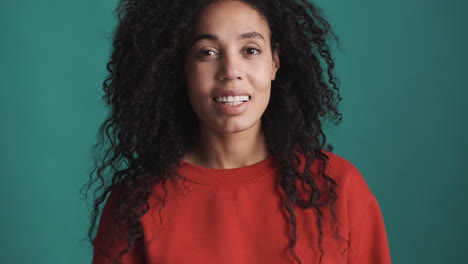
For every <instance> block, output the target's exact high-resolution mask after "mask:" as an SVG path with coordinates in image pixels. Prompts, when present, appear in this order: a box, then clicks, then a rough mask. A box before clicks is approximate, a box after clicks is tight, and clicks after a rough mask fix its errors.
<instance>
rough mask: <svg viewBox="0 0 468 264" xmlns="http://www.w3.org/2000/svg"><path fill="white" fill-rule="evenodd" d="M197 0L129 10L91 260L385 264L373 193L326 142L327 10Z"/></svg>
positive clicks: (124, 5)
mask: <svg viewBox="0 0 468 264" xmlns="http://www.w3.org/2000/svg"><path fill="white" fill-rule="evenodd" d="M187 3H188V2H186V1H178V0H171V1H154V0H152V1H141V0H140V1H122V2H121V3H120V5H119V8H118V14H119V25H118V27H117V31H116V33H115V37H114V47H113V53H112V56H111V60H110V62H109V63H108V69H109V72H110V76H109V78H108V79H107V80H106V81H105V82H104V90H105V93H106V94H105V99H107V103H108V104H109V105H110V106H111V109H112V112H111V114H110V117H109V118H108V119H107V120H106V122H105V123H104V124H103V125H102V126H101V130H100V133H101V136H102V135H104V134H106V135H107V139H108V140H109V143H110V146H109V149H108V151H107V152H104V153H105V156H104V157H101V158H96V161H97V163H96V167H95V170H94V171H93V172H92V173H91V179H90V182H89V183H88V184H87V185H86V187H88V191H89V188H90V187H92V186H94V185H98V186H97V189H96V191H95V193H96V194H97V196H94V197H93V198H94V211H93V214H92V226H91V228H90V232H89V236H90V239H93V240H94V241H93V243H94V258H93V263H95V264H101V263H126V264H127V263H132V264H133V263H294V262H296V263H359V264H362V263H369V264H370V263H372V264H375V263H390V255H389V250H388V244H387V238H386V233H385V227H384V223H383V220H382V216H381V213H380V209H379V206H378V203H377V201H376V199H375V197H374V195H373V194H372V193H371V191H370V190H369V188H368V186H367V185H366V183H365V181H364V179H363V177H362V176H361V174H360V173H359V171H358V170H357V169H356V168H355V167H354V166H353V165H352V164H351V163H349V162H348V161H346V160H345V159H343V158H341V157H339V156H337V155H335V154H333V153H331V152H330V151H331V146H329V145H328V150H324V149H323V148H324V145H325V142H326V137H325V134H324V133H323V129H322V123H323V122H324V121H325V120H324V119H325V118H330V119H334V120H338V121H337V124H338V123H339V122H340V121H341V114H340V113H339V111H338V110H337V107H336V104H337V103H338V102H339V101H340V100H341V98H340V96H339V92H338V89H337V87H336V84H335V81H334V80H335V79H334V77H333V74H332V70H333V65H334V64H333V60H332V57H331V55H330V53H329V48H328V45H327V37H328V36H329V35H332V33H331V30H330V27H329V24H328V23H327V22H326V21H325V20H324V19H323V18H322V17H321V16H320V12H319V10H318V9H317V8H316V7H315V6H313V5H312V4H310V3H308V2H307V1H293V0H281V1H271V0H265V1H201V0H199V1H193V2H192V1H190V3H191V4H190V5H187ZM320 59H323V60H324V61H325V63H326V64H327V66H328V67H327V70H326V71H327V74H328V82H325V81H324V78H325V76H324V74H323V70H322V65H321V63H320ZM100 143H101V144H100V145H99V144H98V145H97V146H98V147H99V146H101V147H102V146H104V145H105V142H104V141H101V142H100ZM98 150H99V149H98ZM98 153H99V152H98ZM109 169H111V174H112V175H111V177H110V178H106V177H105V175H106V173H105V172H106V170H109ZM85 189H86V188H85ZM108 195H109V197H108V200H107V201H106V202H105V206H104V209H103V212H102V216H101V219H100V223H99V227H98V230H97V234H96V236H95V237H94V232H95V229H96V228H95V226H96V223H97V216H98V215H99V208H100V205H101V204H103V203H104V201H105V199H106V197H107V196H108Z"/></svg>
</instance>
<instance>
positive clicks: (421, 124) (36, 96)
mask: <svg viewBox="0 0 468 264" xmlns="http://www.w3.org/2000/svg"><path fill="white" fill-rule="evenodd" d="M316 3H317V4H318V5H319V6H320V7H322V8H323V9H324V11H325V14H326V17H327V18H328V19H329V21H330V22H331V24H332V26H333V27H334V29H335V32H336V33H337V34H338V37H339V38H340V40H341V42H340V47H341V48H342V49H341V50H338V49H337V48H336V44H333V45H332V47H333V52H334V58H335V60H336V74H337V76H338V78H339V79H340V83H341V86H340V87H341V93H342V96H343V101H342V103H341V106H340V109H341V111H342V113H343V115H344V119H343V123H342V124H341V125H340V126H338V127H333V126H329V127H328V128H327V133H328V135H329V136H328V139H329V141H330V142H331V143H332V144H334V146H335V149H334V152H335V153H337V154H338V155H340V156H342V157H344V158H346V159H348V160H349V161H351V162H352V163H353V164H355V166H356V167H357V168H359V170H360V171H361V172H362V174H363V176H364V177H365V179H366V181H367V182H368V184H369V186H370V188H371V190H372V191H373V193H374V194H375V196H376V197H377V199H378V201H379V203H380V206H381V209H382V213H383V216H384V220H385V223H386V227H387V232H388V237H389V243H390V250H391V255H392V259H393V262H394V263H426V264H430V263H434V264H435V263H462V262H464V260H466V257H467V252H468V243H467V242H466V238H467V237H468V227H467V224H466V223H468V208H467V204H468V199H467V195H466V188H467V182H468V172H467V164H468V154H467V149H468V140H467V139H466V136H467V135H468V129H467V127H468V126H467V120H468V118H467V115H468V110H467V103H466V101H467V98H468V85H467V79H466V77H467V76H468V67H467V61H468V51H467V47H468V36H467V35H468V33H467V32H468V31H467V30H466V26H467V25H468V17H467V16H466V13H467V12H468V2H466V1H462V0H459V1H456V0H451V1H447V0H445V1H442V0H426V1H423V0H406V1H403V0H393V1H391V0H356V1H345V0H340V1H338V0H320V1H318V2H316ZM116 4H117V1H116V0H98V1H96V0H80V1H77V0H74V1H72V0H66V1H65V0H41V1H37V0H2V1H1V2H0V23H1V29H2V34H1V41H0V77H1V78H0V89H1V94H0V109H1V111H0V113H1V122H2V127H1V132H0V133H1V137H0V138H1V139H0V140H1V141H0V143H1V145H0V147H1V150H2V151H1V159H0V168H1V184H0V196H1V206H2V216H1V218H0V219H1V229H0V233H1V234H2V235H1V236H0V241H1V242H0V243H1V247H0V248H1V249H0V250H1V252H0V255H1V256H2V261H1V262H2V263H7V264H9V263H14V264H23V263H46V264H55V263H57V264H58V263H60V264H62V263H69V264H74V263H77V264H78V263H89V262H90V261H91V255H92V253H91V252H92V251H91V247H90V246H89V244H88V243H86V242H84V241H83V239H85V236H86V232H87V224H88V210H87V208H86V204H85V202H84V201H83V200H81V198H80V195H79V188H80V187H81V186H82V185H83V184H84V183H85V181H86V179H87V173H88V170H89V168H90V166H91V162H90V159H89V155H88V150H89V147H90V146H91V145H92V144H93V143H94V142H95V135H96V132H97V129H98V125H99V124H100V123H101V122H102V121H103V119H104V117H105V115H106V108H105V107H104V104H103V102H101V101H100V98H101V96H102V90H101V83H102V81H103V80H104V78H105V76H106V73H107V72H106V67H105V64H106V61H107V59H108V56H109V52H110V46H111V32H112V30H113V27H114V25H115V22H116V21H115V18H114V17H113V15H112V11H113V9H114V7H115V6H116ZM286 52H287V51H286Z"/></svg>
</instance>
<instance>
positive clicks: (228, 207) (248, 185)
mask: <svg viewBox="0 0 468 264" xmlns="http://www.w3.org/2000/svg"><path fill="white" fill-rule="evenodd" d="M324 152H325V153H326V154H327V155H328V156H329V158H330V160H329V163H328V166H327V174H328V175H329V176H330V177H331V178H333V179H334V180H335V181H336V182H337V184H338V186H337V189H336V192H337V194H338V202H337V205H336V216H337V219H338V221H339V233H340V235H341V237H342V238H344V239H346V240H348V241H349V247H348V244H347V242H346V241H345V240H338V242H337V240H336V239H335V238H334V236H333V234H334V233H333V231H332V228H331V227H330V220H331V214H330V212H329V210H328V209H325V208H323V209H322V210H321V211H322V213H323V220H322V225H323V241H322V246H323V250H324V252H325V254H324V255H323V258H322V263H324V264H332V263H333V264H335V263H352V264H354V263H356V264H387V263H391V261H390V253H389V247H388V242H387V236H386V232H385V226H384V222H383V219H382V215H381V212H380V208H379V205H378V203H377V200H376V198H375V197H374V195H373V194H372V192H371V191H370V189H369V188H368V186H367V184H366V182H365V180H364V178H363V177H362V175H361V173H360V172H359V171H358V169H357V168H356V167H354V166H353V165H352V164H351V163H350V162H348V161H347V160H345V159H343V158H341V157H339V156H337V155H336V154H333V153H331V152H327V151H324ZM301 162H302V163H301V165H302V167H301V168H302V169H303V164H304V160H303V158H302V157H301ZM319 168H320V166H319V162H318V160H317V161H316V162H315V163H314V165H313V167H312V168H311V171H312V172H315V173H317V172H318V171H319ZM179 173H180V175H183V176H185V177H186V179H187V180H186V181H185V182H184V181H183V180H182V179H179V180H178V181H176V182H171V181H168V182H167V183H166V185H165V187H166V189H167V192H168V193H167V199H166V203H165V205H164V208H163V209H162V211H161V214H162V220H163V221H162V223H160V218H159V208H160V204H161V197H163V195H164V191H163V188H162V186H161V185H157V186H155V188H154V189H153V193H152V195H151V197H150V200H149V203H150V211H149V212H148V213H147V214H145V215H144V216H143V217H142V218H141V221H140V222H141V226H142V228H143V232H144V243H145V246H140V247H137V249H136V250H135V251H133V252H131V253H128V254H125V255H124V256H123V258H122V262H123V263H125V264H136V263H151V264H159V263H170V264H182V263H184V264H185V263H192V264H197V263H203V264H210V263H213V264H214V263H223V264H239V263H242V264H249V263H270V264H276V263H278V264H280V263H281V264H283V263H296V262H294V259H293V257H292V255H291V253H290V251H289V239H288V232H290V230H291V229H290V227H289V222H288V221H289V215H288V214H287V213H286V211H285V209H284V208H283V207H284V206H283V201H282V197H283V195H284V193H283V192H282V189H281V187H279V185H278V184H277V180H278V178H279V177H278V168H277V166H276V162H275V160H274V158H273V157H269V158H267V159H265V160H263V161H261V162H259V163H257V164H253V165H251V166H247V167H243V168H237V169H222V170H220V169H207V168H202V167H198V166H195V165H193V164H188V163H185V162H181V164H180V167H179ZM319 184H320V182H319ZM117 195H118V193H117V192H114V193H112V194H111V195H110V197H109V200H108V201H107V202H106V205H105V207H104V211H103V214H102V218H101V221H100V224H99V229H98V234H97V237H96V239H95V248H94V258H93V263H94V264H104V263H112V262H111V261H110V260H109V257H108V256H115V255H116V254H117V252H118V251H119V250H120V249H122V248H124V247H126V244H125V243H126V242H125V239H120V240H119V241H120V242H119V243H118V244H110V245H109V243H107V242H108V241H109V239H107V237H108V236H109V235H118V236H120V237H123V236H121V235H120V234H115V232H113V231H112V227H113V218H112V216H111V208H113V207H114V206H115V197H116V196H117ZM295 213H296V219H297V234H298V238H297V239H298V240H297V244H296V247H295V250H296V253H297V255H298V257H299V258H300V259H301V261H302V263H319V259H320V251H319V248H318V241H317V239H318V234H319V233H318V230H317V226H316V222H317V216H316V213H315V211H314V210H313V209H307V210H303V209H301V208H299V207H296V208H295Z"/></svg>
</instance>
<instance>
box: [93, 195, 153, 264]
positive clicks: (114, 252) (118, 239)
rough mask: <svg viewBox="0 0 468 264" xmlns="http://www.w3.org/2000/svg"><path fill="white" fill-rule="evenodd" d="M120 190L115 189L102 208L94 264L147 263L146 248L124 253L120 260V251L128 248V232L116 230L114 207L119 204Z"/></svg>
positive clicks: (95, 241) (94, 244) (95, 242)
mask: <svg viewBox="0 0 468 264" xmlns="http://www.w3.org/2000/svg"><path fill="white" fill-rule="evenodd" d="M117 196H118V192H117V191H113V192H111V194H110V195H109V198H108V199H107V201H106V204H105V205H104V208H103V210H102V214H101V219H100V221H99V226H98V231H97V234H96V238H95V239H94V241H93V247H94V254H93V262H92V263H93V264H115V263H121V264H139V263H145V260H144V250H143V249H141V248H137V247H136V249H135V250H133V251H131V252H128V253H126V254H124V255H122V258H121V259H120V262H118V261H117V260H118V256H119V253H120V252H121V251H122V250H123V249H126V248H127V245H128V244H127V241H126V234H125V232H123V231H121V232H119V233H117V232H116V231H115V230H116V229H115V227H116V226H115V225H116V224H115V221H114V219H115V218H114V217H113V212H114V209H115V208H116V206H117V199H116V198H117Z"/></svg>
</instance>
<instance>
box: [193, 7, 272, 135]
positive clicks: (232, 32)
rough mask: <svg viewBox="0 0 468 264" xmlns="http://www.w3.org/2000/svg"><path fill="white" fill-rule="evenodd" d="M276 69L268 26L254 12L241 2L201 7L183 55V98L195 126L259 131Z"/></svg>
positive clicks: (228, 130)
mask: <svg viewBox="0 0 468 264" xmlns="http://www.w3.org/2000/svg"><path fill="white" fill-rule="evenodd" d="M278 68H279V58H278V54H277V52H276V51H275V52H274V53H273V54H272V50H271V47H270V30H269V26H268V24H267V22H266V20H264V19H263V18H262V17H261V15H260V14H259V13H258V12H257V11H256V10H255V9H253V8H252V7H251V6H250V5H248V4H246V3H244V2H241V1H219V2H215V3H212V4H209V5H207V6H206V7H205V8H204V9H203V10H202V12H201V13H200V15H199V18H198V20H197V21H196V23H195V26H194V30H193V31H192V33H191V36H190V38H189V42H188V44H187V52H186V57H185V76H186V81H187V86H188V95H189V98H190V103H191V105H192V107H193V109H194V111H195V113H196V114H197V116H198V118H199V120H200V126H202V127H203V128H206V129H210V130H214V131H217V132H221V133H233V132H241V131H245V130H249V129H260V126H261V123H260V118H261V116H262V115H263V113H264V112H265V109H266V107H267V105H268V101H269V99H270V90H271V81H272V80H274V79H275V74H276V71H277V70H278Z"/></svg>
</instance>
